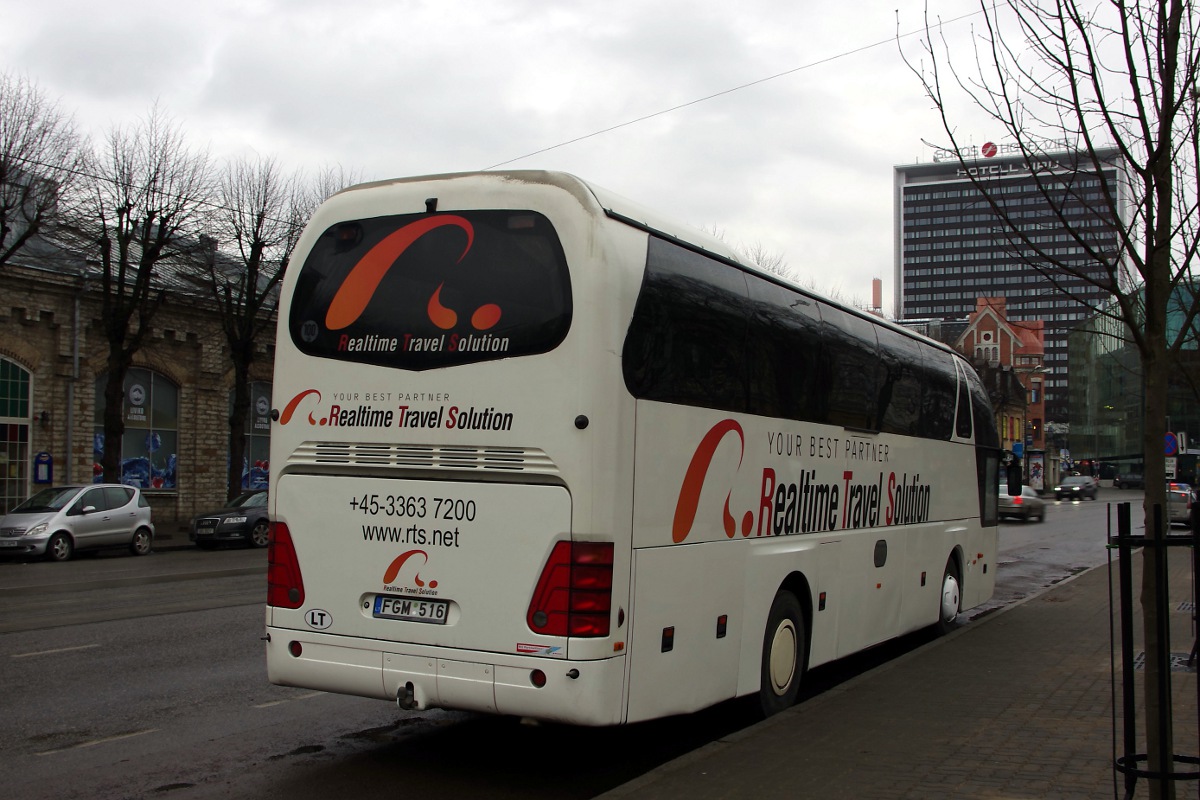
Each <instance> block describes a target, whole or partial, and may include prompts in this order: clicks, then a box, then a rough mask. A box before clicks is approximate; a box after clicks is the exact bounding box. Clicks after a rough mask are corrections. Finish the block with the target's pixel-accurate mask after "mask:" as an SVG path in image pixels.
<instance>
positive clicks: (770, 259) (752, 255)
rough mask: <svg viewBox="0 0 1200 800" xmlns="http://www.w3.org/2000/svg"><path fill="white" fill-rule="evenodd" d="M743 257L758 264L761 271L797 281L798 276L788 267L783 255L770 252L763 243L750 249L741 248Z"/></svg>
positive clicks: (757, 243) (758, 243) (755, 244)
mask: <svg viewBox="0 0 1200 800" xmlns="http://www.w3.org/2000/svg"><path fill="white" fill-rule="evenodd" d="M740 250H741V252H742V255H744V256H745V257H746V258H748V259H749V260H750V261H751V262H752V263H754V264H756V265H757V266H758V267H759V269H762V270H764V271H765V272H770V273H771V274H772V275H778V276H780V277H782V278H788V279H790V280H795V279H796V274H795V273H794V272H792V270H791V269H790V268H789V267H788V265H787V259H785V258H784V257H783V253H780V252H776V251H772V250H768V249H767V247H766V246H765V245H764V244H763V243H762V242H755V243H754V244H753V245H751V246H749V247H744V248H740Z"/></svg>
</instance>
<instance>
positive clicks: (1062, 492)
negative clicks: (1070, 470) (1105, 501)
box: [1054, 475, 1098, 500]
mask: <svg viewBox="0 0 1200 800" xmlns="http://www.w3.org/2000/svg"><path fill="white" fill-rule="evenodd" d="M1097 493H1098V492H1097V488H1096V480H1095V479H1094V478H1093V477H1092V476H1090V475H1069V476H1067V477H1066V478H1063V479H1062V480H1061V481H1059V482H1058V485H1057V486H1055V487H1054V499H1055V500H1062V499H1063V498H1064V497H1067V498H1070V499H1072V500H1079V499H1082V498H1084V497H1090V498H1092V499H1093V500H1095V499H1096V494H1097Z"/></svg>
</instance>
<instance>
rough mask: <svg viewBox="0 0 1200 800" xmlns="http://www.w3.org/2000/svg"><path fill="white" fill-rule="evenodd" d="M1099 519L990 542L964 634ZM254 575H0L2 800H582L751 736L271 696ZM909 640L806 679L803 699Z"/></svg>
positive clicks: (174, 563)
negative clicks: (984, 596)
mask: <svg viewBox="0 0 1200 800" xmlns="http://www.w3.org/2000/svg"><path fill="white" fill-rule="evenodd" d="M1110 500H1111V501H1122V500H1125V501H1131V502H1133V503H1135V504H1140V502H1141V493H1140V492H1131V491H1125V492H1119V491H1117V490H1112V489H1104V490H1102V493H1101V499H1100V500H1099V501H1081V502H1074V503H1072V502H1065V501H1064V502H1060V503H1056V502H1054V501H1053V499H1051V500H1050V506H1049V509H1048V512H1047V520H1046V522H1045V523H1026V524H1022V523H1019V522H1011V523H1010V522H1006V523H1003V524H1002V525H1001V528H1000V531H999V536H1000V543H999V549H1000V563H999V567H998V570H997V590H996V597H995V598H994V599H993V601H992V603H990V604H988V606H984V607H983V608H981V609H977V610H975V611H974V612H972V617H973V618H978V616H979V615H981V614H983V613H987V611H988V610H989V609H994V608H995V607H999V606H1000V605H1004V604H1007V603H1011V602H1015V601H1017V600H1019V599H1020V598H1022V597H1025V596H1028V595H1029V594H1031V593H1034V592H1037V591H1040V590H1041V589H1042V588H1044V587H1046V586H1049V585H1052V584H1053V583H1055V582H1057V581H1059V580H1062V579H1063V578H1065V577H1067V576H1069V575H1071V574H1073V573H1074V572H1077V571H1079V570H1081V569H1085V568H1087V567H1091V566H1096V565H1098V564H1102V563H1104V561H1105V560H1106V559H1107V549H1106V547H1105V545H1106V540H1107V530H1108V529H1107V525H1108V523H1107V519H1108V515H1109V513H1110V507H1109V505H1108V503H1107V502H1106V501H1110ZM1135 518H1136V514H1135ZM264 576H265V553H264V551H261V550H260V551H247V550H228V551H215V552H199V551H194V550H183V551H176V552H160V553H155V554H152V555H150V556H147V557H144V558H133V557H130V556H127V555H114V556H106V555H102V556H99V557H96V558H92V559H80V560H77V561H72V562H69V563H67V564H51V563H47V562H37V563H15V564H14V563H4V562H0V686H3V687H4V691H3V692H2V693H0V719H3V720H4V721H5V724H4V725H3V726H0V755H2V757H3V759H4V762H5V766H6V781H5V789H4V794H5V796H7V797H12V798H17V799H18V800H24V799H25V798H43V797H55V798H110V797H111V798H124V797H160V796H161V797H177V798H189V799H190V798H216V797H264V798H270V797H281V798H282V797H287V798H289V800H306V799H307V798H324V797H342V796H345V797H371V796H376V795H378V796H385V795H386V796H390V795H394V794H398V793H404V794H413V795H416V796H420V797H422V798H423V800H439V799H440V798H457V797H464V796H473V797H474V796H487V797H498V798H507V797H512V798H541V797H546V798H549V797H555V798H588V797H594V796H596V795H597V794H600V793H602V792H604V791H607V790H608V789H611V788H614V787H616V786H618V785H620V784H622V783H624V782H626V781H628V780H632V779H633V778H635V777H637V776H638V775H640V774H642V773H644V772H645V771H647V770H649V769H652V768H653V767H655V766H657V765H659V764H661V763H663V762H665V761H667V760H670V759H672V758H675V757H678V756H680V755H683V754H684V753H687V752H689V751H691V750H693V749H695V748H697V747H699V746H701V745H703V744H705V743H707V742H709V741H712V740H713V739H716V738H719V737H721V736H724V735H727V734H728V733H730V732H732V731H734V730H737V729H738V728H740V727H742V726H744V725H745V724H747V723H748V722H749V721H750V717H749V716H748V715H747V713H746V711H745V708H744V706H743V705H742V704H736V703H731V704H725V705H723V706H720V707H718V708H715V709H712V710H709V711H706V712H704V713H701V714H697V715H693V716H690V717H684V718H677V719H669V720H660V721H656V722H653V723H647V724H643V725H634V726H629V727H625V728H615V729H602V730H590V729H577V728H561V727H558V726H525V725H520V724H519V723H517V722H516V721H514V720H509V719H499V718H490V717H482V716H475V715H470V714H461V713H453V712H436V711H435V712H401V711H399V710H398V709H397V708H396V707H395V706H394V705H393V704H389V703H383V702H380V701H377V700H365V699H359V698H353V697H343V696H338V695H329V694H324V693H320V692H312V691H307V690H299V689H288V688H284V687H278V686H272V685H270V684H269V683H267V681H266V674H265V665H264V659H263V655H262V650H261V642H260V637H261V636H262V634H263V605H262V604H263V599H264V594H265V585H264V583H265V577H264ZM965 624H970V623H969V622H967V623H965ZM925 641H927V637H926V635H924V634H918V635H914V636H911V637H905V638H904V639H901V640H898V641H897V642H895V643H891V644H889V645H886V646H884V647H881V648H876V649H874V650H872V651H869V652H868V653H865V654H860V655H859V656H855V657H853V658H851V659H846V660H844V661H841V662H838V663H837V664H835V665H831V666H829V667H825V668H821V669H818V670H814V671H813V672H812V673H811V674H810V675H809V676H807V677H806V684H805V692H806V694H808V695H811V694H813V693H818V692H821V691H824V690H827V689H828V688H829V687H831V686H833V685H836V684H837V683H839V682H841V681H844V680H846V679H847V678H849V677H851V676H853V675H855V674H858V673H861V672H863V671H866V670H870V669H872V668H874V667H875V666H877V665H878V664H879V663H882V662H883V661H886V660H887V659H890V658H894V657H895V656H897V655H898V654H900V653H903V652H905V651H907V650H909V649H912V648H913V647H917V646H920V645H921V644H923V643H924V642H925Z"/></svg>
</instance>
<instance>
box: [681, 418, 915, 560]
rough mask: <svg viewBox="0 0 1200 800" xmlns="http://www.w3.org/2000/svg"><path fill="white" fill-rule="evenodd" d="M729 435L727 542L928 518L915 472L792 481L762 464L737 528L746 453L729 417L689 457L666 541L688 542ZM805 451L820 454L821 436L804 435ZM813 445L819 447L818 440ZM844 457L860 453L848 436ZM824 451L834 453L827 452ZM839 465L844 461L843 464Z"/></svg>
mask: <svg viewBox="0 0 1200 800" xmlns="http://www.w3.org/2000/svg"><path fill="white" fill-rule="evenodd" d="M727 437H728V438H731V439H735V440H736V442H737V445H738V461H737V468H736V469H735V471H734V475H733V476H732V477H731V479H730V481H729V487H728V489H725V487H719V488H718V491H721V490H724V491H725V502H724V504H723V506H722V510H721V520H720V523H721V529H722V530H724V532H725V535H726V536H727V537H728V538H730V539H732V538H734V537H735V536H737V534H738V533H739V532H740V533H741V535H742V536H743V537H749V536H750V535H751V533H753V534H754V535H756V536H782V535H791V534H798V533H819V532H823V531H834V530H844V529H853V528H871V527H879V526H891V525H906V524H911V523H918V522H927V521H928V520H929V518H930V505H931V498H932V494H933V492H932V487H931V485H930V484H928V483H923V482H922V481H921V476H920V473H916V474H914V475H911V476H910V475H909V474H908V473H900V474H897V473H896V472H894V471H879V472H877V473H870V474H869V475H863V474H862V473H861V472H860V473H859V474H856V473H855V471H854V470H852V469H846V468H843V469H842V475H841V480H840V481H835V482H830V481H823V480H821V479H820V474H821V470H818V469H816V468H813V469H808V468H804V469H801V470H800V473H799V477H798V479H797V480H795V481H788V480H785V479H782V478H780V476H779V474H778V473H777V472H776V470H775V468H774V467H770V466H763V467H762V468H761V483H760V484H759V491H758V504H757V507H756V508H752V509H750V510H747V511H745V512H744V513H743V514H742V515H741V521H740V525H739V522H738V520H737V518H736V517H735V516H734V512H733V511H732V510H731V508H730V506H731V503H732V501H733V494H734V491H735V488H736V485H737V480H736V478H737V475H738V473H740V472H741V469H742V463H743V461H744V460H745V454H746V436H745V433H744V431H743V430H742V426H741V425H740V424H739V423H738V422H737V421H736V420H732V419H726V420H722V421H721V422H718V423H717V424H716V425H714V426H713V427H712V428H710V429H709V431H708V433H706V434H705V435H704V437H703V438H702V439H701V441H700V444H699V445H698V446H697V447H696V450H695V452H694V453H693V454H692V459H691V461H690V462H689V464H688V468H687V471H686V472H685V473H684V477H683V483H682V484H681V485H680V488H679V496H678V498H677V500H676V504H675V515H674V519H673V520H672V524H671V540H672V541H673V542H674V543H675V544H680V543H682V542H684V541H685V540H687V538H688V536H690V535H691V533H692V531H693V530H694V528H695V525H696V516H697V514H698V512H699V507H700V496H701V492H702V490H703V489H704V488H705V486H706V485H708V484H709V471H710V468H711V466H712V462H713V458H714V456H715V454H716V452H717V449H718V447H719V446H720V445H721V443H722V442H723V441H725V440H726V439H727ZM810 439H812V440H813V445H812V452H814V453H817V452H822V453H824V452H826V451H825V450H824V449H823V448H824V447H825V442H826V441H828V440H826V439H819V438H818V437H810ZM818 441H819V442H820V443H821V444H820V448H822V449H818V445H817V444H816V443H817V442H818ZM844 442H845V444H844V448H843V450H842V451H841V453H842V455H843V457H846V456H848V457H850V458H853V457H855V454H856V453H858V452H860V448H859V446H858V444H857V443H855V442H854V441H853V440H852V439H845V440H844ZM828 452H829V454H830V456H834V455H836V453H835V451H834V450H833V449H830V450H829V451H828ZM843 463H845V461H843Z"/></svg>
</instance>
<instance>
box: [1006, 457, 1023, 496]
mask: <svg viewBox="0 0 1200 800" xmlns="http://www.w3.org/2000/svg"><path fill="white" fill-rule="evenodd" d="M1008 494H1009V496H1010V497H1018V496H1020V494H1021V464H1020V463H1019V462H1017V461H1015V460H1014V461H1010V462H1009V464H1008Z"/></svg>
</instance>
